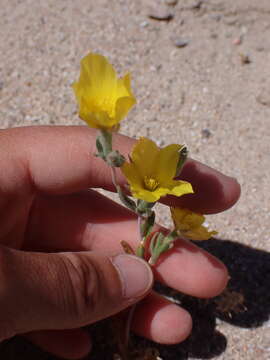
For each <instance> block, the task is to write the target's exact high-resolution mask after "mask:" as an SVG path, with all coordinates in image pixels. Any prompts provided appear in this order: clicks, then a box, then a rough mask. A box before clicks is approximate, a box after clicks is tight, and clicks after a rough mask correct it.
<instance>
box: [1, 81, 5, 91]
mask: <svg viewBox="0 0 270 360" xmlns="http://www.w3.org/2000/svg"><path fill="white" fill-rule="evenodd" d="M3 88H4V81H1V80H0V90H2V89H3Z"/></svg>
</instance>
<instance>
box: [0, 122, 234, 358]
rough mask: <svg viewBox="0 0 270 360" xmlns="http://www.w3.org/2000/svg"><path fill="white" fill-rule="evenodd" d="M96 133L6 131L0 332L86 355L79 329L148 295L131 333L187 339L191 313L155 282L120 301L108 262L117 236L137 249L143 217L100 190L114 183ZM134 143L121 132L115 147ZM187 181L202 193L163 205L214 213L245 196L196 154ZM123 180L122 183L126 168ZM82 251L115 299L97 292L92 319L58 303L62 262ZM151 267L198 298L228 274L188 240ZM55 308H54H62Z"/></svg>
mask: <svg viewBox="0 0 270 360" xmlns="http://www.w3.org/2000/svg"><path fill="white" fill-rule="evenodd" d="M95 138H96V131H95V130H92V129H89V128H86V127H57V126H54V127H28V128H15V129H8V130H1V131H0V167H1V169H2V172H1V173H0V195H1V196H0V211H1V217H0V243H1V246H0V257H1V259H0V260H1V261H0V263H1V265H0V279H1V285H0V318H1V319H2V322H1V323H3V324H4V327H3V328H4V333H3V334H1V332H0V339H1V338H2V339H5V338H8V337H11V336H13V335H15V334H23V335H24V336H26V337H27V338H28V339H30V340H31V341H33V342H34V343H36V344H37V345H39V346H40V347H42V348H43V349H45V350H47V351H49V352H52V353H54V354H56V355H58V356H61V357H65V358H69V359H75V358H80V357H82V356H85V355H86V354H87V353H88V352H89V351H90V349H91V340H90V338H89V335H88V334H86V333H85V332H84V330H82V329H80V327H81V326H83V325H86V324H88V323H91V322H94V321H97V320H99V319H102V318H104V317H107V316H109V313H108V308H109V307H110V306H114V308H112V309H109V310H110V311H109V312H110V314H111V313H115V312H118V311H120V310H121V309H122V308H125V307H127V306H128V305H129V304H131V303H135V302H137V301H138V300H141V299H142V298H144V297H145V295H147V294H148V295H147V296H146V297H145V298H144V300H143V301H142V302H140V303H139V305H138V306H137V308H136V312H135V316H134V321H133V330H134V331H136V332H137V333H139V334H141V335H143V336H146V337H148V338H150V339H152V340H154V341H157V342H160V343H167V344H173V343H177V342H180V341H183V340H184V339H185V338H186V337H187V336H188V335H189V334H190V331H191V328H192V320H191V317H190V315H189V314H188V312H186V310H184V309H182V308H181V307H179V306H176V305H174V304H171V303H170V302H169V301H168V300H165V299H164V298H161V297H160V296H159V295H157V294H155V293H153V292H149V291H150V288H151V282H150V283H149V286H148V288H147V289H146V290H145V293H142V294H141V295H140V296H139V297H138V298H136V299H133V300H132V301H131V302H128V301H126V302H124V301H123V300H121V301H122V302H121V306H120V305H119V306H120V307H118V308H117V302H118V300H119V299H118V297H120V295H119V293H120V290H119V288H120V285H119V278H118V277H117V275H116V272H115V270H112V265H111V263H110V262H109V261H108V259H111V257H112V256H115V255H116V254H118V253H119V252H122V249H121V246H120V240H125V241H127V242H128V243H129V244H130V245H131V246H134V247H136V244H137V243H138V232H137V220H136V217H135V216H134V214H132V213H131V212H130V211H128V210H127V209H125V208H123V207H122V206H120V205H118V204H116V203H114V202H113V201H111V200H110V199H108V198H106V197H105V196H103V195H101V194H100V193H97V192H96V191H95V190H93V189H94V188H103V189H105V190H109V191H113V190H114V189H113V185H112V183H111V175H110V170H109V169H108V168H107V166H106V165H105V164H104V163H103V161H102V160H101V159H99V158H97V157H95V156H94V155H93V154H94V153H95ZM133 144H134V140H133V139H130V138H128V137H125V136H121V135H115V136H114V148H116V149H118V150H119V151H120V152H121V153H123V154H126V155H127V154H128V153H129V152H130V150H131V148H132V145H133ZM181 179H183V180H187V181H189V182H191V184H192V185H193V188H194V191H195V193H194V194H192V195H185V196H183V197H181V198H174V197H167V198H165V199H163V202H164V203H165V204H166V205H173V206H184V207H187V208H190V209H191V210H194V211H197V212H201V213H204V214H212V213H218V212H221V211H224V210H226V209H228V208H230V207H231V206H232V205H233V204H234V203H235V202H236V201H237V200H238V198H239V196H240V186H239V184H238V183H237V181H236V180H235V179H233V178H230V177H227V176H225V175H223V174H221V173H220V172H218V171H216V170H214V169H212V168H209V167H207V166H206V165H203V164H201V163H199V162H197V161H194V160H188V161H187V163H186V164H185V166H184V169H183V172H182V174H181ZM118 182H119V183H121V184H125V180H124V178H123V177H122V175H121V174H120V172H119V174H118ZM90 188H91V190H89V189H90ZM119 236H120V238H119ZM85 257H87V259H89V261H90V263H92V264H94V266H95V267H96V268H97V269H100V272H101V273H102V272H103V271H105V270H106V271H107V270H108V271H107V272H105V274H109V275H108V276H107V275H106V278H105V279H104V278H99V277H98V278H97V279H94V280H93V281H94V282H95V281H96V282H97V283H98V282H99V281H101V282H102V281H103V282H104V284H105V285H106V286H107V287H106V289H107V290H106V291H107V293H106V298H107V297H108V298H110V299H113V300H112V302H114V301H115V304H114V305H111V304H110V303H108V302H107V303H106V301H107V300H104V299H103V297H102V296H103V294H102V293H101V294H99V293H98V294H99V296H100V298H98V300H100V303H101V304H102V305H100V307H97V308H96V309H95V310H93V309H91V311H89V315H87V316H86V315H85V309H84V310H83V311H81V310H80V311H79V312H78V314H75V315H74V316H73V317H72V316H71V315H70V311H69V312H68V311H66V312H65V311H63V310H62V308H63V300H61V301H60V300H59V299H60V298H61V299H62V298H63V292H65V291H66V290H65V288H64V287H65V284H66V278H62V276H64V275H62V273H64V271H63V272H62V271H59V270H58V266H60V265H59V262H61V264H62V262H63V263H64V267H63V268H65V267H66V264H67V259H68V262H69V263H70V262H72V264H73V267H74V266H75V267H76V264H77V261H81V259H85ZM74 259H75V260H74ZM60 260H61V261H60ZM12 264H13V265H14V264H15V265H14V266H13V267H12ZM74 264H75V265H74ZM61 266H62V265H61ZM68 266H69V265H68ZM54 269H55V270H54ZM104 269H105V270H104ZM36 274H38V275H36ZM153 274H154V277H155V279H157V280H159V281H161V282H163V283H165V284H167V285H169V286H171V287H173V288H174V289H176V290H179V291H181V292H183V293H186V294H190V295H193V296H196V297H200V298H210V297H213V296H216V295H218V294H219V293H220V292H221V291H222V290H223V289H224V287H225V286H226V284H227V280H228V273H227V270H226V268H225V266H224V265H223V264H222V263H221V262H220V261H219V260H218V259H216V258H214V257H213V256H212V255H210V254H208V253H207V252H205V251H203V250H201V249H199V248H198V247H196V246H195V245H193V244H191V243H189V242H187V241H184V240H181V239H179V240H178V241H177V243H176V244H175V247H174V248H173V249H172V250H170V251H169V252H168V253H166V254H165V255H164V256H162V258H161V259H160V261H159V262H158V264H157V265H156V266H155V268H154V269H153ZM50 276H52V277H53V278H54V279H55V281H54V282H52V281H51V278H50ZM72 276H73V275H72ZM58 277H59V278H58ZM5 279H8V281H3V280H5ZM28 279H29V280H28ZM72 281H73V279H72ZM78 283H79V284H80V280H78ZM3 284H4V285H3ZM22 284H23V285H22ZM25 284H26V285H25ZM111 284H113V285H111ZM97 286H98V285H97ZM59 288H60V290H59ZM62 288H63V289H62ZM108 289H109V290H108ZM69 290H70V289H69ZM73 290H74V289H73ZM118 290H119V292H118ZM24 294H26V295H24ZM37 294H38V296H37ZM59 294H60V295H59ZM67 294H69V293H68V292H67V291H66V293H65V301H66V302H67V309H71V308H72V306H73V304H71V303H70V301H71V300H70V298H71V299H74V298H75V297H76V294H75V295H74V294H73V293H72V292H70V294H71V296H70V297H69V296H68V295H67ZM18 298H20V299H21V301H20V306H18V303H17V299H18ZM24 299H25V301H23V300H24ZM47 299H49V300H50V301H52V303H53V307H50V306H52V304H49V305H50V306H49V305H48V300H47ZM46 301H47V303H46ZM119 301H120V300H119ZM97 302H98V301H97ZM21 304H22V305H21ZM64 305H65V304H64ZM1 309H2V310H1ZM33 309H34V310H33ZM51 309H53V311H56V310H57V311H56V315H55V314H54V313H53V311H51ZM55 309H56V310H55ZM72 309H73V308H72ZM92 310H93V311H92ZM33 314H34V315H33ZM82 314H83V315H82ZM91 314H92V315H91ZM39 317H40V319H39ZM5 324H6V325H5ZM44 329H45V330H44Z"/></svg>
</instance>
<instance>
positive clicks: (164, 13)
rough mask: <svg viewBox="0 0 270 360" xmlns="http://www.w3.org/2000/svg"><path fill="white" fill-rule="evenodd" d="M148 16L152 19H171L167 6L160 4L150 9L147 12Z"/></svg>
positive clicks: (171, 15)
mask: <svg viewBox="0 0 270 360" xmlns="http://www.w3.org/2000/svg"><path fill="white" fill-rule="evenodd" d="M148 17H149V18H150V19H153V20H158V21H170V20H172V19H173V14H172V12H171V11H169V10H168V8H167V7H166V6H165V7H163V6H160V7H157V8H155V9H152V10H150V11H149V13H148Z"/></svg>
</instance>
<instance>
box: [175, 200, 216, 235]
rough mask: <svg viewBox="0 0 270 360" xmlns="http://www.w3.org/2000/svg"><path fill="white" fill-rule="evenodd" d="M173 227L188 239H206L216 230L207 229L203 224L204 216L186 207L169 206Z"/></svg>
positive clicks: (214, 233)
mask: <svg viewBox="0 0 270 360" xmlns="http://www.w3.org/2000/svg"><path fill="white" fill-rule="evenodd" d="M171 214H172V218H173V221H174V225H175V228H176V229H177V230H178V232H179V233H180V235H182V236H183V237H185V238H188V239H190V240H208V239H209V238H210V237H211V236H213V235H216V234H217V232H216V231H208V229H207V228H206V227H205V226H203V223H204V221H205V217H204V216H203V215H201V214H198V213H195V212H193V211H191V210H188V209H181V208H174V207H172V208H171Z"/></svg>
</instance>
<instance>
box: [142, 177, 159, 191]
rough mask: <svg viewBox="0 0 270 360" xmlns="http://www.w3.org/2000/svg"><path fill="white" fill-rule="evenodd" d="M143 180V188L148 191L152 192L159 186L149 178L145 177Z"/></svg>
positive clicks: (154, 180)
mask: <svg viewBox="0 0 270 360" xmlns="http://www.w3.org/2000/svg"><path fill="white" fill-rule="evenodd" d="M143 180H144V185H145V188H146V189H147V190H149V191H154V190H156V188H157V187H158V186H159V182H158V181H157V180H156V179H153V178H151V177H150V178H149V177H147V176H145V177H144V179H143Z"/></svg>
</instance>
